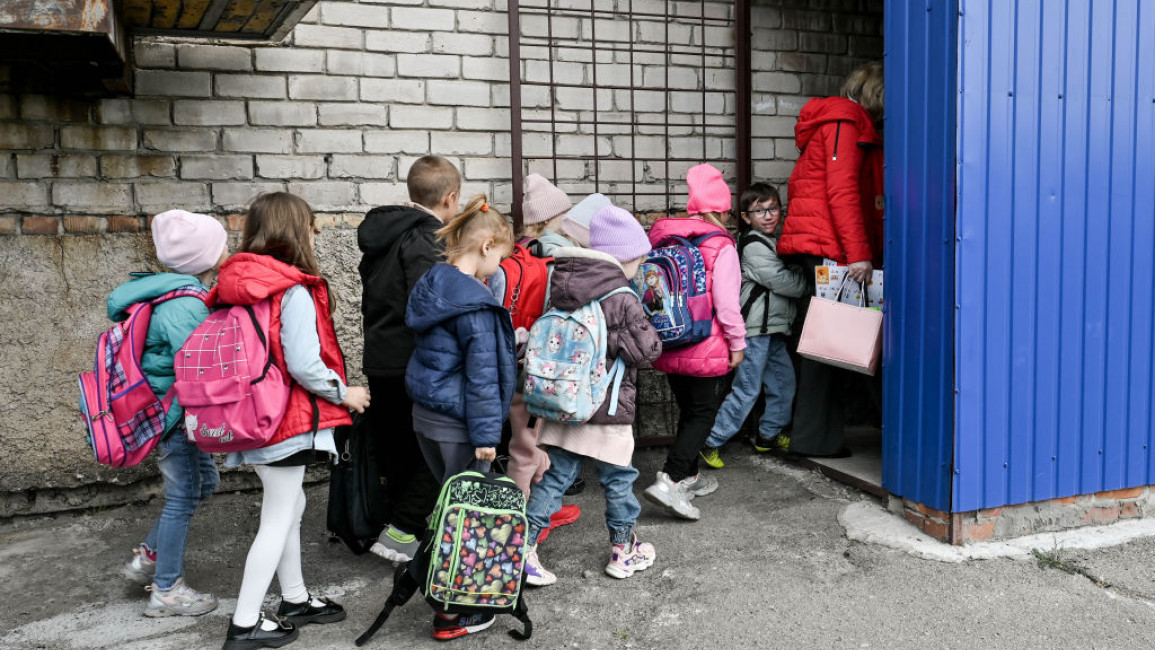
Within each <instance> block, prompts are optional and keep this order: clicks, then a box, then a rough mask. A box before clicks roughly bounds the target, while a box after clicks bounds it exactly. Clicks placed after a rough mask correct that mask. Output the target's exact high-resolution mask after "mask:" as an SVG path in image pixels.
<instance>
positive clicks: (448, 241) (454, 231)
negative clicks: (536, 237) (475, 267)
mask: <svg viewBox="0 0 1155 650" xmlns="http://www.w3.org/2000/svg"><path fill="white" fill-rule="evenodd" d="M486 237H492V238H493V240H494V241H495V242H496V243H501V244H508V245H512V244H513V227H512V226H510V224H509V220H508V219H506V218H505V216H504V215H503V214H501V213H500V212H498V211H497V210H496V209H494V208H493V206H491V205H490V204H489V200H488V199H486V197H485V195H484V194H478V195H477V196H475V197H473V198H472V199H470V200H469V203H467V204H465V208H463V209H462V210H461V212H460V213H459V214H458V215H457V216H456V217H453V219H451V220H450V221H449V223H447V224H445V226H443V227H442V228H441V229H440V230H438V231H437V238H438V239H440V240H441V242H442V243H443V244H445V256H446V257H447V258H448V259H450V260H452V259H453V258H455V257H457V256H459V255H461V254H462V253H464V252H466V251H467V250H468V249H469V247H470V246H472V245H474V244H480V243H481V242H482V241H483V240H484V239H485V238H486Z"/></svg>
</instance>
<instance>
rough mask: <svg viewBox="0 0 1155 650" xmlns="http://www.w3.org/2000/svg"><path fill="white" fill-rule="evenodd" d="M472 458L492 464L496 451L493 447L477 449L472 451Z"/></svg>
mask: <svg viewBox="0 0 1155 650" xmlns="http://www.w3.org/2000/svg"><path fill="white" fill-rule="evenodd" d="M473 457H474V458H476V459H477V460H484V461H488V462H491V463H492V462H493V459H495V458H497V450H496V449H494V448H493V447H477V448H476V449H474V450H473Z"/></svg>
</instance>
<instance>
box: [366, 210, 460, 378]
mask: <svg viewBox="0 0 1155 650" xmlns="http://www.w3.org/2000/svg"><path fill="white" fill-rule="evenodd" d="M441 225H442V224H441V221H440V220H438V219H437V217H434V216H433V215H431V214H429V213H428V212H425V211H424V210H421V209H420V208H416V207H412V206H409V205H387V206H383V207H379V208H373V209H372V210H370V211H369V214H367V215H365V220H364V221H362V222H361V226H360V227H358V228H357V246H358V247H359V248H360V249H361V264H360V266H359V267H358V271H360V273H361V287H362V288H361V316H362V317H363V326H364V328H365V352H364V357H363V360H362V366H363V368H364V371H365V374H366V375H368V376H370V377H404V376H405V368H406V366H408V365H409V357H410V355H412V354H413V347H414V337H413V332H412V331H410V330H409V328H408V327H406V326H405V306H406V304H407V303H408V301H409V293H410V292H412V291H413V286H414V285H416V284H417V280H419V279H420V278H421V276H422V275H424V274H425V272H426V271H428V270H429V269H431V268H433V265H434V264H436V263H437V262H439V261H441V260H442V253H443V250H444V249H443V247H442V245H441V243H440V242H439V241H438V240H437V237H436V235H434V233H435V232H436V231H437V230H438V229H439V228H441Z"/></svg>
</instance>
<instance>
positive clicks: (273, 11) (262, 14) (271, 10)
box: [241, 0, 285, 34]
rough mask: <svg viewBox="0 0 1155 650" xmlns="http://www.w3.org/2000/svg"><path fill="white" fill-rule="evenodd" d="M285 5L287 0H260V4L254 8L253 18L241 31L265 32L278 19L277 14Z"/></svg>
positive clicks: (251, 32)
mask: <svg viewBox="0 0 1155 650" xmlns="http://www.w3.org/2000/svg"><path fill="white" fill-rule="evenodd" d="M283 6H285V0H260V4H258V5H257V8H256V9H254V10H253V16H252V18H249V20H248V22H246V23H245V26H244V28H243V29H241V31H243V32H245V33H246V34H263V33H265V30H266V29H268V28H269V26H270V25H272V24H273V21H274V20H276V19H277V14H278V13H280V12H281V7H283Z"/></svg>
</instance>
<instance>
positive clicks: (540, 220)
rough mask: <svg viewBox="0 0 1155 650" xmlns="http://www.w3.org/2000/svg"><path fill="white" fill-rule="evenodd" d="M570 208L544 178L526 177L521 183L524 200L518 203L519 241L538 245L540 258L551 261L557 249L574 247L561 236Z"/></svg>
mask: <svg viewBox="0 0 1155 650" xmlns="http://www.w3.org/2000/svg"><path fill="white" fill-rule="evenodd" d="M573 207H574V206H573V202H572V201H570V200H569V197H568V196H566V193H565V192H563V191H561V190H559V189H558V188H557V187H554V185H553V183H550V182H549V181H547V180H546V179H545V177H543V176H541V175H539V174H530V175H529V177H528V178H526V179H525V196H524V197H523V198H522V201H521V223H522V231H521V235H522V237H528V238H529V239H536V240H537V241H538V242H539V243H541V254H542V255H543V256H545V257H552V256H553V252H554V251H555V250H557V249H558V248H563V247H566V246H574V245H575V244H574V242H572V241H570V240H569V239H566V237H565V235H563V234H561V227H562V221H563V220H564V219H565V216H566V214H567V213H569V211H570V209H572V208H573Z"/></svg>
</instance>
